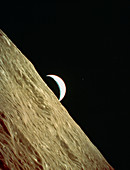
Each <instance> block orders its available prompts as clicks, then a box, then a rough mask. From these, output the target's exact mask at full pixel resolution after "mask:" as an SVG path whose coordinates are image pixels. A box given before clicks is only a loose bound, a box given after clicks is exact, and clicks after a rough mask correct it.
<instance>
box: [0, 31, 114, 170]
mask: <svg viewBox="0 0 130 170" xmlns="http://www.w3.org/2000/svg"><path fill="white" fill-rule="evenodd" d="M0 169H2V170H13V169H15V170H36V169H37V170H103V169H106V170H113V167H112V166H111V165H110V164H109V163H108V162H107V161H106V159H105V158H104V157H103V155H102V154H101V153H100V151H99V150H98V149H97V148H96V147H95V146H94V145H93V144H92V142H91V141H90V139H89V138H88V137H87V136H86V134H85V133H84V132H83V131H82V129H81V128H80V127H79V126H78V125H77V124H76V122H75V121H74V120H73V119H72V118H71V116H70V115H69V113H68V111H67V110H66V109H65V107H64V106H63V105H62V104H61V103H60V102H59V100H58V99H57V97H56V96H55V94H54V93H53V92H52V91H51V90H50V88H49V87H48V86H47V85H46V83H45V82H44V81H43V79H42V78H41V77H40V76H39V74H38V73H37V71H36V69H35V67H34V66H33V64H32V63H31V62H30V61H29V60H28V59H27V58H26V57H25V56H24V55H23V54H22V53H21V51H20V50H19V49H18V48H17V47H16V46H15V45H14V44H13V42H12V41H11V40H10V39H9V38H8V37H7V36H6V34H5V33H4V32H3V31H2V30H0Z"/></svg>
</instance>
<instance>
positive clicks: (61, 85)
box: [47, 74, 66, 101]
mask: <svg viewBox="0 0 130 170" xmlns="http://www.w3.org/2000/svg"><path fill="white" fill-rule="evenodd" d="M47 77H51V78H53V79H54V80H55V82H56V83H57V85H58V87H59V90H60V97H59V101H61V100H62V99H63V98H64V96H65V94H66V85H65V83H64V81H63V80H62V79H61V78H60V77H59V76H56V75H53V74H49V75H47Z"/></svg>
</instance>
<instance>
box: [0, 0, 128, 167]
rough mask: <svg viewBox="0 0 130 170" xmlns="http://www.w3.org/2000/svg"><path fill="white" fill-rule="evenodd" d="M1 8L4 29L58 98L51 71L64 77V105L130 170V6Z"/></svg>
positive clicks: (116, 164)
mask: <svg viewBox="0 0 130 170" xmlns="http://www.w3.org/2000/svg"><path fill="white" fill-rule="evenodd" d="M2 6H3V8H1V11H0V16H1V18H0V24H1V29H2V30H3V31H4V32H5V33H6V34H7V35H8V37H9V38H10V39H11V40H12V41H13V42H14V43H15V44H16V46H17V47H18V48H19V49H20V50H21V51H22V52H23V54H25V56H26V57H27V58H28V59H29V60H30V61H31V62H32V63H33V64H34V66H35V68H36V70H37V71H38V73H39V74H40V75H41V77H42V78H43V79H44V81H45V82H46V83H47V84H48V85H49V86H50V88H52V90H53V91H54V92H55V94H56V95H57V96H58V95H59V92H58V88H57V86H56V85H55V82H53V81H52V80H49V79H48V78H46V75H47V74H56V75H58V76H60V77H61V78H63V80H64V81H65V83H66V86H67V93H66V96H65V98H64V99H63V101H62V104H63V105H64V106H65V107H66V109H67V110H68V111H69V113H70V115H71V116H72V117H73V118H74V120H75V121H76V122H77V123H78V124H79V125H80V127H81V128H82V129H83V131H84V132H85V133H86V135H87V136H88V137H89V138H90V140H91V141H92V142H93V143H94V144H95V145H96V146H97V148H98V149H99V150H100V151H101V153H102V154H103V155H104V157H105V158H106V159H107V161H108V162H109V163H110V164H111V165H112V166H113V167H114V168H115V169H122V170H124V169H125V170H126V169H128V168H127V167H128V164H129V161H128V153H129V151H128V146H129V142H128V141H129V137H130V135H129V130H128V129H129V113H128V82H129V75H128V70H129V62H128V57H129V55H130V41H129V37H130V33H129V32H130V29H129V25H130V21H129V9H130V8H129V7H130V6H127V5H125V4H114V2H113V1H102V2H99V1H98V2H96V3H95V2H93V4H88V5H85V4H82V3H56V2H55V1H53V2H52V1H42V2H41V3H40V2H37V1H35V2H34V1H33V2H31V3H19V2H17V3H14V4H12V2H10V3H8V4H7V3H5V4H2ZM5 9H6V10H5Z"/></svg>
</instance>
